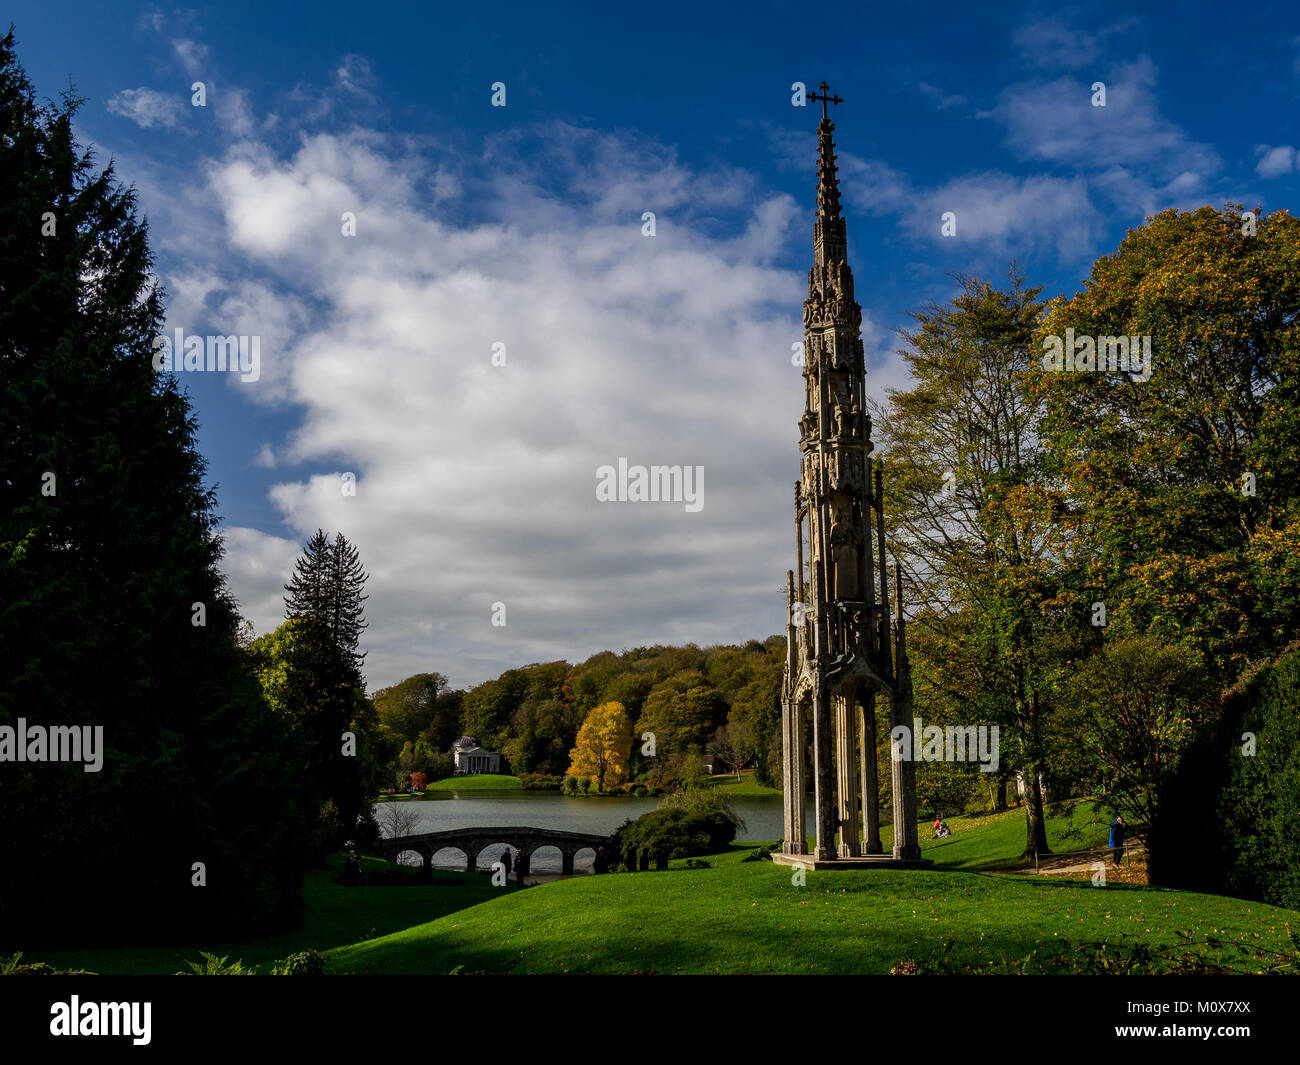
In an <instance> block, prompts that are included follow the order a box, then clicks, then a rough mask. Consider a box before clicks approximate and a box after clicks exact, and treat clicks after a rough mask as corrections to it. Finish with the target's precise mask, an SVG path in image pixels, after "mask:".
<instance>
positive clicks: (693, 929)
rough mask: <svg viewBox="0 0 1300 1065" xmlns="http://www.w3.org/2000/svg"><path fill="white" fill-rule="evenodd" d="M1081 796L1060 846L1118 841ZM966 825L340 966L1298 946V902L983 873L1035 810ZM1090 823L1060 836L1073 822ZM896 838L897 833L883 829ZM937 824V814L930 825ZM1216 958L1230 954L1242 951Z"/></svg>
mask: <svg viewBox="0 0 1300 1065" xmlns="http://www.w3.org/2000/svg"><path fill="white" fill-rule="evenodd" d="M1091 816H1092V815H1091V810H1090V808H1089V807H1088V806H1087V805H1086V804H1083V805H1080V806H1077V807H1076V808H1075V809H1074V810H1073V811H1071V814H1070V816H1069V817H1068V818H1063V819H1060V820H1054V821H1051V822H1049V838H1051V839H1052V841H1053V843H1055V844H1057V849H1059V850H1068V849H1074V848H1082V847H1086V846H1095V845H1097V843H1098V842H1104V836H1105V831H1106V829H1105V826H1104V825H1102V824H1089V823H1088V821H1089V819H1090V818H1091ZM948 824H949V826H950V827H951V828H952V829H953V835H952V837H950V838H949V839H945V840H931V839H925V838H923V839H922V850H923V852H924V853H925V854H926V856H927V857H930V858H932V859H934V860H935V861H936V868H935V870H933V871H930V870H926V871H921V870H916V871H902V870H878V871H867V872H852V873H828V872H822V873H809V874H807V883H806V886H804V887H795V886H793V884H792V883H791V870H789V869H786V868H781V867H778V866H774V865H771V864H769V863H766V862H763V863H758V862H754V863H743V862H742V861H741V859H742V858H743V857H744V855H745V854H746V853H747V852H748V851H749V850H751V849H752V845H751V846H744V847H741V846H737V847H733V848H732V850H731V851H730V852H729V853H727V854H725V855H720V856H715V857H712V858H710V859H709V861H710V862H711V863H712V864H713V868H711V869H704V870H687V869H685V868H684V863H682V862H674V863H672V868H671V869H670V870H669V871H668V872H660V873H637V874H618V875H613V876H606V877H580V878H577V879H574V880H568V881H561V882H557V883H554V884H548V885H545V886H543V887H538V888H530V889H528V890H526V891H524V892H523V893H522V894H516V895H514V896H512V897H511V898H509V899H497V900H493V901H490V902H487V903H485V904H482V905H478V906H474V907H472V908H470V909H466V910H461V911H458V912H456V913H454V914H450V915H448V916H445V917H442V918H441V919H438V920H435V921H431V922H429V923H426V924H422V925H417V926H415V927H411V928H407V929H403V930H402V931H399V932H395V933H392V934H390V935H387V936H383V937H380V938H377V939H372V940H369V941H366V942H362V943H357V944H353V945H350V946H345V947H340V948H337V949H336V950H334V951H332V952H331V953H330V955H329V964H330V965H331V966H332V967H333V968H334V969H335V970H336V971H339V972H359V973H366V972H374V973H445V972H448V971H450V970H451V969H452V968H454V967H455V966H458V965H463V966H464V967H465V969H467V970H470V971H479V970H482V971H488V972H515V973H544V972H575V973H627V972H643V971H655V972H691V973H710V972H731V973H736V972H741V973H744V972H765V973H814V972H820V973H845V972H865V973H883V972H888V971H889V969H890V967H891V966H892V965H893V964H894V963H895V962H897V961H899V960H901V959H903V958H910V959H913V960H918V959H922V958H925V957H927V956H929V955H931V954H933V953H937V952H939V951H940V950H941V948H942V945H943V942H944V940H945V939H949V938H953V939H956V941H957V942H956V944H955V946H954V949H953V958H954V959H955V960H956V961H957V962H958V964H962V965H965V964H969V965H971V966H972V967H982V966H984V965H987V963H988V962H989V960H990V959H993V960H1007V961H1011V960H1015V959H1018V958H1022V957H1024V956H1026V955H1028V954H1029V953H1030V952H1031V951H1034V950H1051V949H1053V945H1054V944H1057V945H1059V944H1060V942H1061V941H1062V939H1068V940H1073V941H1080V940H1093V941H1096V940H1102V939H1110V940H1111V941H1112V942H1113V941H1115V940H1116V939H1122V938H1126V937H1137V938H1140V939H1141V940H1143V941H1144V942H1146V943H1149V944H1154V945H1159V946H1172V945H1174V944H1176V943H1178V933H1179V931H1180V930H1184V929H1185V930H1188V931H1191V932H1192V933H1193V934H1194V935H1197V936H1205V935H1208V934H1210V933H1211V932H1213V933H1215V934H1217V935H1219V936H1221V937H1223V938H1224V939H1225V940H1227V941H1229V942H1241V943H1246V944H1262V945H1264V946H1267V947H1269V948H1271V949H1285V947H1286V927H1285V925H1286V922H1288V921H1290V922H1292V923H1295V921H1296V914H1295V913H1293V912H1292V911H1289V910H1281V909H1277V908H1275V907H1271V906H1265V905H1262V904H1258V903H1251V902H1243V901H1240V900H1236V899H1228V898H1221V897H1217V896H1210V895H1197V894H1192V893H1188V892H1179V891H1170V890H1163V889H1159V888H1135V887H1129V886H1124V885H1114V884H1112V885H1111V886H1108V887H1106V888H1103V889H1098V888H1094V887H1092V886H1091V885H1090V884H1089V883H1088V882H1087V881H1086V880H1083V881H1080V880H1061V879H1056V880H1052V879H1047V878H1035V877H1006V876H1001V875H997V874H994V873H990V872H987V871H985V870H988V869H993V868H1000V867H1010V866H1013V865H1016V864H1018V863H1019V854H1020V851H1021V850H1022V849H1023V847H1024V839H1025V828H1024V812H1023V811H1021V810H1012V811H1008V812H1006V813H1002V814H996V815H987V816H984V817H973V818H967V817H956V818H950V819H949V821H948ZM1072 825H1073V826H1074V827H1075V828H1076V829H1079V830H1080V831H1081V835H1080V837H1079V838H1077V839H1072V840H1070V841H1069V843H1068V845H1061V844H1060V842H1059V841H1060V839H1061V833H1062V830H1065V829H1069V828H1070V827H1071V826H1072ZM882 835H883V836H884V837H885V839H884V843H885V846H886V848H888V846H889V843H890V841H889V838H888V836H889V832H888V830H886V831H885V832H884V833H883V834H882ZM922 835H923V837H924V836H928V835H929V831H928V826H927V827H926V829H925V831H923V833H922ZM1209 956H1212V957H1213V956H1219V957H1224V958H1231V957H1233V955H1232V954H1231V953H1230V952H1229V953H1220V952H1216V951H1211V952H1209Z"/></svg>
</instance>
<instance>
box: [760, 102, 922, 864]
mask: <svg viewBox="0 0 1300 1065" xmlns="http://www.w3.org/2000/svg"><path fill="white" fill-rule="evenodd" d="M819 87H820V88H821V90H822V91H821V94H820V95H819V94H817V93H810V94H809V99H813V100H820V101H821V104H822V120H821V122H820V123H819V124H818V126H817V133H818V138H819V141H820V145H819V149H818V158H817V220H816V222H815V223H814V225H813V266H812V269H811V270H810V271H809V273H808V298H807V299H806V300H805V301H804V305H803V323H804V333H805V341H804V369H803V381H804V413H803V417H802V418H801V419H800V420H799V451H800V455H801V465H802V476H801V478H800V480H798V481H797V482H795V486H794V510H795V529H796V533H795V557H796V561H797V569H795V570H791V571H790V572H789V573H788V574H787V576H786V605H787V608H788V609H787V615H786V638H787V641H788V651H787V655H786V665H785V680H784V684H783V687H782V693H781V701H782V714H781V716H782V740H783V750H784V761H783V766H782V768H783V772H784V783H785V841H784V844H783V846H782V853H780V854H775V855H773V859H774V860H775V861H777V862H778V863H779V864H782V865H798V866H804V867H806V868H814V869H816V868H824V869H845V868H864V867H875V866H879V865H882V864H883V865H890V866H895V867H899V866H902V867H912V866H923V865H929V864H930V863H929V862H928V861H926V860H924V859H922V858H921V852H920V847H919V845H918V843H917V832H916V778H915V765H914V763H913V762H912V761H910V760H902V759H899V758H893V757H891V762H890V765H891V767H892V784H893V796H892V801H891V803H890V806H891V808H892V811H893V815H894V828H895V832H894V847H893V853H892V854H888V855H886V854H882V853H881V845H880V811H879V806H878V803H877V799H876V794H877V782H876V752H877V745H878V742H879V737H878V729H877V721H876V695H877V694H882V695H884V696H886V697H887V698H888V700H889V719H890V720H889V728H890V729H891V730H892V729H893V728H895V727H898V726H904V727H906V728H907V729H908V730H909V731H910V729H911V728H912V682H911V675H910V670H909V667H908V662H907V649H906V645H905V639H904V624H903V608H902V581H901V576H900V574H899V571H898V567H897V565H895V569H894V584H895V589H894V601H895V603H896V609H897V613H896V614H895V615H894V617H893V619H892V623H891V619H890V590H889V582H888V577H887V570H886V562H885V542H884V517H883V510H882V497H883V493H882V490H881V470H880V469H879V468H878V467H877V468H876V469H875V470H874V474H875V476H874V481H873V478H872V473H873V470H872V460H871V458H870V456H871V452H872V448H873V445H872V443H871V417H870V415H868V414H867V413H866V394H865V379H866V369H865V364H864V359H863V351H862V337H861V326H862V308H861V307H859V306H858V304H857V303H856V302H855V301H854V298H853V274H852V273H851V272H850V271H849V263H848V253H847V236H846V233H845V227H844V219H843V218H842V217H841V215H840V188H839V178H838V177H837V176H836V167H835V144H834V141H833V140H832V134H833V133H834V130H835V126H834V124H833V123H832V122H831V120H830V118H829V116H828V115H827V113H826V110H827V107H826V105H827V104H828V103H833V104H838V103H840V102H841V100H840V98H839V97H838V96H831V95H830V91H829V86H827V84H826V83H825V82H822V84H821V85H820V86H819ZM873 516H874V528H873ZM873 535H874V537H875V544H874V545H873V543H872V538H873ZM877 560H878V562H879V569H878V570H877V568H876V566H877ZM884 740H885V742H886V743H888V742H889V737H888V735H886V736H885V737H884ZM810 742H811V746H812V759H811V763H812V777H813V780H812V785H813V794H814V795H815V798H816V801H815V807H816V824H815V825H814V826H813V828H814V830H815V835H816V838H817V842H816V846H815V848H814V850H813V853H812V854H811V855H810V854H808V846H807V842H806V838H807V827H806V826H805V824H804V803H805V794H806V790H807V784H806V782H805V779H804V778H805V764H806V762H807V758H806V754H807V751H808V745H809V743H810ZM904 749H906V750H908V751H910V749H911V744H908V745H906V748H904Z"/></svg>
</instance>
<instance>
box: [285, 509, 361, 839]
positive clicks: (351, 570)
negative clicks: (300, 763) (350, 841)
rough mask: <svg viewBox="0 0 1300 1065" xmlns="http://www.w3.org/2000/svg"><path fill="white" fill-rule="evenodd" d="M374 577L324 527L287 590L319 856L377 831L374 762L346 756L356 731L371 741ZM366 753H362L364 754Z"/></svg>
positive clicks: (297, 719)
mask: <svg viewBox="0 0 1300 1065" xmlns="http://www.w3.org/2000/svg"><path fill="white" fill-rule="evenodd" d="M367 579H368V575H367V574H366V572H365V570H364V569H363V568H362V566H361V557H360V555H359V553H358V552H357V549H356V547H355V546H354V545H352V544H351V543H349V542H348V540H347V538H346V537H345V536H344V535H343V534H342V533H339V534H337V535H336V536H335V538H334V541H333V542H332V543H331V542H330V539H329V537H328V536H327V535H326V534H325V532H324V530H322V529H317V530H316V533H315V535H313V536H312V538H311V539H310V540H309V541H308V542H307V546H306V547H305V548H304V550H303V554H302V555H301V556H300V557H299V559H298V561H297V564H296V565H295V567H294V573H293V576H292V577H291V578H290V579H289V583H288V584H286V585H285V586H284V589H285V616H286V617H287V618H288V619H289V620H290V621H292V622H293V623H294V631H293V638H292V640H291V641H290V645H291V650H290V652H289V660H288V661H287V662H286V666H287V667H288V668H289V670H290V671H291V672H292V673H293V674H294V676H295V684H294V685H293V688H294V690H295V691H296V692H297V693H298V695H297V696H296V697H295V698H293V700H292V707H293V710H292V715H293V719H294V727H295V731H296V732H297V735H298V738H299V739H300V741H301V743H302V749H303V753H304V776H305V778H306V781H307V784H308V787H310V788H311V789H313V791H314V794H315V801H316V804H317V831H316V833H315V835H314V840H315V843H314V846H315V849H316V855H315V856H316V857H317V858H318V859H319V858H321V857H323V856H324V854H325V853H327V852H328V851H329V850H331V849H332V848H333V847H335V846H336V845H338V844H340V843H342V842H343V841H344V840H345V839H346V838H347V837H349V836H354V837H359V838H363V839H364V838H367V837H371V836H373V835H374V833H375V828H374V823H373V817H372V815H371V812H370V804H369V802H368V801H367V799H366V794H367V785H370V786H373V785H374V784H375V781H373V780H370V781H367V780H366V779H365V777H366V775H367V774H366V771H365V770H364V769H363V766H365V765H368V764H369V762H368V760H367V758H365V757H361V758H358V757H356V756H355V755H347V754H344V753H343V750H344V748H343V746H342V745H341V742H340V738H341V736H342V735H343V734H344V733H347V732H351V733H352V734H353V735H354V737H356V740H357V742H358V743H359V744H361V745H367V744H369V743H370V736H369V734H370V733H371V732H372V731H373V728H374V708H373V706H372V704H371V703H370V700H369V699H368V698H367V697H366V693H365V678H364V676H363V675H362V672H361V666H362V662H363V661H364V659H365V653H364V652H362V651H359V650H358V645H359V643H360V640H361V633H362V631H363V630H364V629H365V627H366V620H365V606H364V604H365V601H366V599H367V598H368V597H367V596H366V595H365V594H364V593H363V589H364V588H365V583H366V580H367ZM366 753H367V751H362V752H361V754H362V755H365V754H366Z"/></svg>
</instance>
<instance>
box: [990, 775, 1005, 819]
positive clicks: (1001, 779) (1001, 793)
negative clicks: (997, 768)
mask: <svg viewBox="0 0 1300 1065" xmlns="http://www.w3.org/2000/svg"><path fill="white" fill-rule="evenodd" d="M1006 808H1007V775H1006V774H1005V773H999V774H998V791H997V796H996V798H995V799H994V800H993V809H995V810H1005V809H1006Z"/></svg>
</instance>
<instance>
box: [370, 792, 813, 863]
mask: <svg viewBox="0 0 1300 1065" xmlns="http://www.w3.org/2000/svg"><path fill="white" fill-rule="evenodd" d="M659 802H660V800H659V799H652V798H642V799H638V798H634V797H632V796H618V797H616V798H615V797H611V798H575V797H573V796H569V795H561V794H560V793H559V792H557V791H500V792H482V791H466V792H454V791H453V792H428V793H426V798H424V799H422V800H416V801H414V802H404V803H402V807H403V808H404V809H407V810H413V811H415V812H416V813H417V814H418V815H419V818H420V819H419V821H418V822H417V823H416V825H415V826H414V827H413V828H412V829H411V832H412V834H415V833H419V832H442V831H445V830H447V829H453V828H488V827H500V828H505V827H507V826H520V827H523V826H527V827H529V828H554V829H559V830H560V831H563V832H591V833H595V834H599V835H603V836H607V835H610V834H611V833H612V832H613V831H614V830H615V829H617V828H618V826H619V825H621V824H622V823H623V822H624V821H628V820H635V819H636V818H638V817H640V816H641V815H642V814H644V813H649V812H650V811H651V810H653V809H655V807H657V806H658V805H659ZM731 802H732V805H733V807H734V809H735V811H736V813H737V814H739V815H740V817H741V818H742V819H743V820H744V822H745V827H744V828H743V829H741V830H740V831H739V832H737V834H736V839H737V840H740V841H760V842H761V841H767V840H776V839H780V838H781V837H782V835H783V833H784V825H783V818H782V811H781V796H780V795H750V796H736V797H734V798H732V800H731ZM386 805H387V804H386V803H378V804H376V805H375V816H376V817H379V816H380V811H382V810H383V808H384V806H386ZM806 817H807V820H806V822H805V823H806V824H808V825H810V826H811V825H812V824H813V805H812V796H811V795H809V797H808V804H807V814H806ZM380 824H381V825H382V824H383V821H382V820H381V821H380ZM504 850H505V845H504V844H502V845H500V846H492V847H487V848H484V850H483V851H482V853H481V854H480V856H479V859H478V868H479V869H488V868H490V867H491V865H492V863H493V862H494V861H496V860H497V859H498V858H499V857H500V856H501V852H502V851H504ZM404 860H405V861H411V862H418V860H419V859H418V858H416V857H414V856H413V855H410V854H407V855H405V857H404ZM591 863H592V855H591V852H590V851H584V852H583V853H582V854H580V855H579V856H578V860H577V862H576V863H575V870H576V872H579V873H590V872H591ZM433 866H434V868H435V869H464V868H465V858H464V856H463V855H462V854H461V852H460V851H457V850H445V851H441V852H440V853H438V854H435V855H434V857H433ZM530 871H531V872H533V873H535V874H539V875H543V876H546V875H556V874H558V873H559V872H560V852H559V851H558V850H555V849H554V848H541V849H539V850H537V851H536V852H534V854H533V859H532V863H531V865H530Z"/></svg>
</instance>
